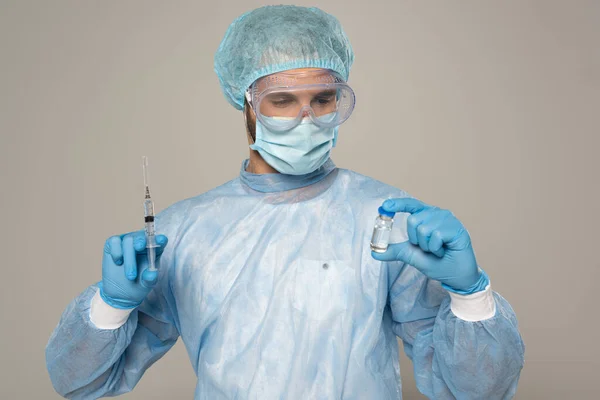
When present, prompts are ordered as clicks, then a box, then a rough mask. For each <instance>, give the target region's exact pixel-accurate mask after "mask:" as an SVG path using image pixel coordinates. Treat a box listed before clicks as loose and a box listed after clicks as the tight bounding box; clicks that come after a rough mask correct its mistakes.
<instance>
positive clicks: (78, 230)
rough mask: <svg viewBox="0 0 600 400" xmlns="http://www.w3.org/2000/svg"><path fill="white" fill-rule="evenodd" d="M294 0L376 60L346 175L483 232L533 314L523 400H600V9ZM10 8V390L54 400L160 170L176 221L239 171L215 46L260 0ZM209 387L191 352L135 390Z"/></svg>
mask: <svg viewBox="0 0 600 400" xmlns="http://www.w3.org/2000/svg"><path fill="white" fill-rule="evenodd" d="M296 3H297V4H302V5H318V6H319V7H321V8H323V9H324V10H325V11H328V12H330V13H332V14H334V15H336V16H337V17H338V18H339V19H340V21H341V22H342V24H343V25H344V27H345V30H346V32H347V34H348V35H349V37H350V39H351V41H352V43H353V46H354V49H355V52H356V55H357V57H356V62H355V65H354V68H353V70H352V74H351V78H350V83H351V85H352V86H353V87H354V89H355V91H356V94H357V99H358V103H357V108H356V111H355V114H354V115H353V116H352V117H351V119H350V120H349V121H348V122H347V123H346V124H345V125H344V126H343V127H342V128H341V130H340V140H339V145H338V147H337V148H336V149H335V150H334V153H333V158H334V160H335V161H336V163H337V164H338V165H339V166H340V167H345V168H351V169H353V170H356V171H358V172H361V173H363V174H366V175H369V176H371V177H374V178H377V179H379V180H382V181H385V182H387V183H390V184H393V185H395V186H397V187H400V188H403V189H405V190H407V191H408V192H410V193H411V194H413V195H414V196H417V197H419V198H421V199H422V200H424V201H427V202H430V203H433V204H436V205H438V206H441V207H445V208H449V209H451V210H452V211H454V213H455V214H457V215H458V216H459V218H460V219H461V220H462V221H463V222H464V224H465V225H466V226H467V228H468V229H469V230H470V232H471V234H472V237H473V241H474V245H475V249H476V251H477V255H478V259H479V262H480V264H481V265H482V266H483V267H484V268H485V269H486V270H487V271H488V273H489V275H490V276H491V278H492V283H493V287H494V289H496V290H497V291H499V292H500V293H501V294H502V295H504V296H505V297H506V298H507V299H508V300H509V301H510V302H511V304H512V305H513V307H514V308H515V310H516V312H517V315H518V317H519V321H520V327H521V330H522V334H523V336H524V339H525V342H526V346H527V350H526V366H525V369H524V371H523V374H522V378H521V384H520V389H519V392H518V395H517V398H519V399H564V398H567V397H568V398H577V399H592V398H599V397H598V396H599V395H598V393H599V391H598V389H597V388H598V377H599V371H600V368H599V367H600V347H599V345H598V341H599V339H598V338H599V337H600V336H599V332H598V329H599V324H598V318H599V315H600V314H599V312H598V307H597V306H596V302H597V299H598V295H597V292H598V289H597V288H598V278H599V277H600V275H599V273H598V270H599V267H600V263H599V261H598V251H599V245H598V226H599V225H600V220H599V218H598V212H597V207H598V205H599V200H600V188H599V178H598V175H599V172H600V162H599V161H598V149H599V147H600V140H599V139H598V133H599V132H598V131H599V127H600V124H599V117H598V114H599V113H600V83H599V80H600V73H599V70H600V56H599V50H598V49H599V43H598V42H599V40H598V39H599V38H600V2H598V1H435V2H433V1H428V2H416V1H414V2H407V1H396V2H393V1H389V0H377V1H375V0H370V1H343V0H337V1H334V0H328V1H325V0H323V1H318V2H306V1H297V2H296ZM315 3H316V4H315ZM0 5H1V7H0V46H1V47H0V50H1V52H0V60H1V70H0V72H1V73H0V113H1V115H0V117H1V118H0V132H1V141H0V150H1V154H0V163H1V164H0V166H1V169H0V171H1V181H0V188H1V191H2V192H1V193H2V196H1V209H2V225H3V226H2V229H1V230H0V235H1V240H0V243H1V246H2V258H1V260H2V290H1V291H0V292H1V296H2V297H1V299H2V301H1V307H2V315H1V320H0V321H1V322H0V323H1V324H2V329H1V330H0V339H1V340H0V346H1V354H2V357H1V359H2V360H1V361H0V363H1V364H0V368H1V371H0V377H1V378H0V379H1V380H2V382H1V384H0V398H3V399H34V398H35V399H51V398H58V396H57V395H56V394H55V393H54V391H53V389H52V387H51V384H50V381H49V379H48V376H47V373H46V370H45V361H44V347H45V345H46V342H47V340H48V337H49V335H50V333H51V331H52V329H53V328H54V326H55V324H56V323H57V322H58V319H59V317H60V314H61V312H62V310H63V308H64V307H65V306H66V305H67V303H68V302H69V301H70V300H71V299H72V298H73V297H74V296H76V295H77V294H78V293H79V292H81V291H82V290H83V289H84V288H85V287H86V286H87V285H89V284H91V283H93V282H95V281H97V280H99V279H100V260H101V254H102V245H103V243H104V240H105V238H106V237H108V236H109V235H112V234H117V233H122V232H128V231H131V230H134V229H139V228H141V224H140V222H141V221H140V217H141V215H142V208H141V201H142V192H141V190H142V189H141V183H142V182H141V178H142V176H141V167H140V159H141V156H142V155H148V156H149V159H150V168H151V180H152V188H153V190H154V194H155V202H156V205H157V208H158V209H162V208H165V207H166V206H168V205H169V204H171V203H173V202H175V201H177V200H180V199H183V198H186V197H190V196H194V195H196V194H199V193H202V192H204V191H207V190H209V189H211V188H213V187H215V186H217V185H220V184H221V183H224V182H225V181H227V180H229V179H232V178H234V177H235V176H236V175H237V174H238V170H239V167H240V163H241V162H242V160H243V159H244V158H245V157H246V156H247V144H246V139H245V137H244V134H245V132H244V128H243V118H242V114H241V113H240V112H237V111H235V110H234V109H233V108H232V107H230V106H229V105H228V104H227V103H226V101H225V99H224V98H223V97H222V95H221V92H220V89H219V86H218V81H217V78H216V76H215V75H214V73H213V67H212V65H213V54H214V51H215V49H216V48H217V46H218V44H219V42H220V40H221V38H222V36H223V34H224V33H225V30H226V28H227V26H228V25H229V23H230V22H231V21H233V19H234V18H235V17H237V16H238V15H240V14H241V13H242V12H245V11H247V10H249V9H252V8H254V7H256V6H259V5H261V3H260V2H257V1H249V0H244V1H225V2H216V1H215V2H211V3H207V2H203V1H170V2H166V1H156V0H153V1H141V0H138V1H58V0H56V1H35V2H34V1H6V0H2V1H1V2H0ZM402 367H403V376H404V392H405V398H407V399H417V398H421V397H420V395H418V394H417V392H416V389H415V387H414V383H413V378H412V371H411V368H410V364H409V363H408V362H407V360H406V359H404V360H403V364H402ZM194 385H195V378H194V375H193V371H192V368H191V366H190V363H189V361H188V359H187V356H186V354H185V351H184V347H183V346H182V345H181V343H178V344H177V346H176V347H175V348H174V349H173V350H172V351H171V352H170V353H169V354H167V355H166V356H165V357H164V359H163V360H161V361H160V362H159V363H157V364H156V365H155V366H154V367H152V368H151V369H150V370H149V371H148V372H147V373H146V375H145V377H144V378H143V379H142V381H141V382H140V384H139V385H138V387H137V388H136V389H135V390H134V392H133V393H132V394H128V395H125V396H123V397H124V398H127V399H148V398H154V399H159V398H165V397H168V398H173V399H175V398H191V397H192V394H193V388H194Z"/></svg>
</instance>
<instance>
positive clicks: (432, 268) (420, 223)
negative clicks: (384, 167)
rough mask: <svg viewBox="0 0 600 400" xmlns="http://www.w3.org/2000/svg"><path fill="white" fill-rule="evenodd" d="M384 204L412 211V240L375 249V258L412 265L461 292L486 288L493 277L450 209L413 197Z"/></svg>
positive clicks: (399, 210) (394, 209)
mask: <svg viewBox="0 0 600 400" xmlns="http://www.w3.org/2000/svg"><path fill="white" fill-rule="evenodd" d="M383 208H384V210H386V211H391V212H396V213H410V214H411V215H410V216H409V217H408V219H407V231H408V241H407V242H403V243H396V244H390V246H389V247H388V249H387V251H386V252H385V253H376V252H372V255H373V258H375V259H376V260H380V261H402V262H404V263H406V264H409V265H412V266H413V267H415V268H417V269H418V270H419V271H421V272H422V273H423V274H425V275H426V276H427V277H429V278H431V279H434V280H437V281H440V282H441V283H442V284H443V286H444V288H445V289H447V290H451V291H453V292H456V293H459V294H470V293H475V292H478V291H481V290H484V289H485V288H486V286H487V285H488V283H489V279H488V277H487V275H486V274H485V273H484V272H483V271H482V270H481V269H480V268H479V267H478V266H477V261H476V260H475V253H474V252H473V247H472V246H471V238H470V237H469V233H468V232H467V230H466V229H465V227H464V226H463V225H462V223H461V222H460V221H459V220H458V219H457V218H456V217H455V216H454V215H453V214H452V213H451V212H450V211H448V210H442V209H439V208H437V207H433V206H429V205H427V204H425V203H423V202H421V201H419V200H416V199H411V198H401V199H390V200H386V201H385V202H384V203H383Z"/></svg>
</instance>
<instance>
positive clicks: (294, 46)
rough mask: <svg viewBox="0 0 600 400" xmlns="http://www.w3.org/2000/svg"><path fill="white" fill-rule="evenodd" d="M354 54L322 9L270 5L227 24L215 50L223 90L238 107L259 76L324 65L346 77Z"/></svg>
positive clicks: (239, 107) (337, 27) (336, 25)
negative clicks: (226, 28) (227, 27)
mask: <svg viewBox="0 0 600 400" xmlns="http://www.w3.org/2000/svg"><path fill="white" fill-rule="evenodd" d="M353 61H354V52H353V51H352V47H351V46H350V41H349V40H348V37H347V36H346V34H345V33H344V31H343V29H342V26H341V25H340V23H339V21H338V20H337V19H336V18H335V17H334V16H332V15H330V14H327V13H325V12H323V11H321V10H319V9H318V8H314V7H311V8H306V7H297V6H283V5H282V6H266V7H261V8H257V9H255V10H252V11H250V12H247V13H245V14H243V15H242V16H241V17H239V18H237V19H236V20H235V21H233V23H232V24H231V25H230V26H229V29H228V30H227V32H226V33H225V37H224V38H223V41H222V42H221V45H220V46H219V49H218V50H217V53H216V54H215V72H216V73H217V76H218V77H219V82H220V84H221V89H222V90H223V93H224V94H225V97H226V98H227V101H229V103H231V104H232V105H233V106H234V107H235V108H237V109H238V110H241V109H243V108H244V93H245V91H246V89H248V87H249V86H250V85H251V84H252V83H253V82H254V81H255V80H257V79H258V78H261V77H263V76H266V75H270V74H274V73H276V72H281V71H285V70H289V69H295V68H325V69H330V70H333V71H335V72H337V73H338V74H340V75H341V76H342V77H343V78H344V79H345V80H348V76H349V74H350V67H351V65H352V62H353Z"/></svg>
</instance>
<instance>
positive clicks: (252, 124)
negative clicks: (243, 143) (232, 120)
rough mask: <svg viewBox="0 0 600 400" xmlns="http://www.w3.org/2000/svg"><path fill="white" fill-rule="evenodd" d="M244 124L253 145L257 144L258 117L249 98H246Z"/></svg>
mask: <svg viewBox="0 0 600 400" xmlns="http://www.w3.org/2000/svg"><path fill="white" fill-rule="evenodd" d="M244 122H245V124H246V133H247V134H248V135H249V136H250V138H251V139H252V143H254V142H256V116H255V115H254V110H252V107H250V104H249V103H248V99H247V98H244Z"/></svg>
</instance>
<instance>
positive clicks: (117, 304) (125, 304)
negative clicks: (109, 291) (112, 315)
mask: <svg viewBox="0 0 600 400" xmlns="http://www.w3.org/2000/svg"><path fill="white" fill-rule="evenodd" d="M102 289H103V287H102V282H99V283H98V293H100V297H102V300H104V302H105V303H106V304H108V305H109V306H111V307H114V308H118V309H121V310H130V309H131V310H133V309H134V308H136V307H137V306H139V305H140V304H142V302H141V301H140V302H137V303H134V302H133V301H130V300H119V299H113V298H112V297H110V296H107V295H106V293H104V290H102Z"/></svg>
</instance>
